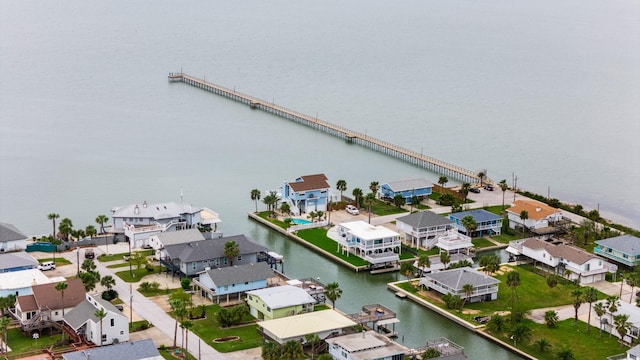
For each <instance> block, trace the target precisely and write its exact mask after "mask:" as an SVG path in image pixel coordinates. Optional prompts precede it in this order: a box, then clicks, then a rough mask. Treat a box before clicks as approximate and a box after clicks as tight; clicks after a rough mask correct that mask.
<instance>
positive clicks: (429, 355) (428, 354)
mask: <svg viewBox="0 0 640 360" xmlns="http://www.w3.org/2000/svg"><path fill="white" fill-rule="evenodd" d="M440 355H442V354H441V353H440V351H438V350H437V349H435V348H432V347H430V348H427V350H426V351H425V352H424V353H422V356H421V359H422V360H428V359H435V358H439V357H440Z"/></svg>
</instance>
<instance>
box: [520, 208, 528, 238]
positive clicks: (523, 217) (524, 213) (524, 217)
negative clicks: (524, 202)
mask: <svg viewBox="0 0 640 360" xmlns="http://www.w3.org/2000/svg"><path fill="white" fill-rule="evenodd" d="M527 219H529V212H527V210H522V211H520V220H522V232H523V233H524V232H525V231H526V230H527V225H526V222H527Z"/></svg>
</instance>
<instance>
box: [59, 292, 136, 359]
mask: <svg viewBox="0 0 640 360" xmlns="http://www.w3.org/2000/svg"><path fill="white" fill-rule="evenodd" d="M98 311H104V313H105V316H104V317H103V318H102V327H101V326H100V325H101V324H100V321H101V319H100V318H99V317H98V316H96V312H98ZM64 322H65V324H67V325H69V326H70V327H71V328H72V329H73V331H74V332H75V333H76V334H78V335H80V336H83V337H85V338H86V339H87V340H88V341H91V342H92V343H94V344H96V345H98V346H103V345H109V344H113V343H120V342H125V341H129V319H128V318H127V317H126V316H125V315H123V314H122V313H121V312H120V311H119V310H118V309H116V307H115V306H113V304H111V303H110V302H108V301H105V300H102V298H100V297H99V296H98V295H91V294H86V297H85V299H84V301H82V302H81V303H79V304H78V305H76V306H75V307H74V308H73V309H72V310H71V311H69V312H68V313H66V314H65V315H64ZM101 332H102V341H101V340H100V334H101Z"/></svg>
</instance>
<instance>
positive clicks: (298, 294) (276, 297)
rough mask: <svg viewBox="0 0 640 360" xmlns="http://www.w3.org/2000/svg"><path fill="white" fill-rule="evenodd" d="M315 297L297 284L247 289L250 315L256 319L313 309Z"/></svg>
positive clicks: (280, 316) (294, 313) (273, 317)
mask: <svg viewBox="0 0 640 360" xmlns="http://www.w3.org/2000/svg"><path fill="white" fill-rule="evenodd" d="M315 303H316V299H314V298H313V297H311V295H309V293H307V292H306V291H305V290H304V289H302V288H301V287H298V286H292V285H282V286H274V287H269V288H265V289H259V290H252V291H247V304H248V305H249V309H250V312H251V315H252V316H253V317H255V318H256V319H258V320H271V319H279V318H282V317H286V316H292V315H297V314H303V313H307V312H311V311H313V305H314V304H315Z"/></svg>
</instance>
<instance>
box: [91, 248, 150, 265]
mask: <svg viewBox="0 0 640 360" xmlns="http://www.w3.org/2000/svg"><path fill="white" fill-rule="evenodd" d="M140 252H141V253H143V254H144V255H145V256H151V255H155V253H156V251H155V250H153V249H152V250H143V251H140ZM127 254H129V253H128V252H126V253H119V254H111V255H105V254H102V255H100V256H98V261H100V262H109V261H116V260H123V258H122V257H123V256H124V255H127Z"/></svg>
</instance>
